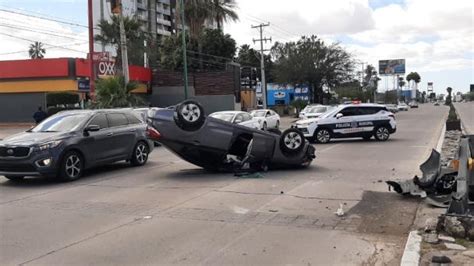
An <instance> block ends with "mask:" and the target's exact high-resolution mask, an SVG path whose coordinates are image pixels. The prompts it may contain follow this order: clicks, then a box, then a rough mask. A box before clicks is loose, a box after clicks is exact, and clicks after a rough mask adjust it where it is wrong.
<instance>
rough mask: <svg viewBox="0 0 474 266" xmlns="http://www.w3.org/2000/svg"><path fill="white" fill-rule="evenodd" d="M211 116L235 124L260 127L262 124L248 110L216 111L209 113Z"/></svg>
mask: <svg viewBox="0 0 474 266" xmlns="http://www.w3.org/2000/svg"><path fill="white" fill-rule="evenodd" d="M209 116H210V117H214V118H217V119H221V120H224V121H227V122H230V123H233V124H239V125H242V126H246V127H250V128H255V129H259V128H260V124H259V123H258V121H257V119H255V118H254V117H253V116H251V115H250V114H249V113H247V112H242V111H223V112H215V113H212V114H210V115H209Z"/></svg>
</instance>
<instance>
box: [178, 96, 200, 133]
mask: <svg viewBox="0 0 474 266" xmlns="http://www.w3.org/2000/svg"><path fill="white" fill-rule="evenodd" d="M175 120H176V122H177V124H178V126H179V127H181V128H182V129H184V130H189V131H193V130H197V129H198V128H200V127H201V126H202V124H204V109H203V108H202V106H201V105H200V104H199V103H198V102H196V101H192V100H188V101H184V102H182V103H181V104H179V105H178V106H177V107H176V111H175Z"/></svg>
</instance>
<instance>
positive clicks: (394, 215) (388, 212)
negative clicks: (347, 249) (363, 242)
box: [347, 191, 419, 236]
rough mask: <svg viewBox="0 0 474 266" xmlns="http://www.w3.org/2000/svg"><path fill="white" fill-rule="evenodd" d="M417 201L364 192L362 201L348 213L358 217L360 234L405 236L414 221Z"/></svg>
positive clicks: (390, 194)
mask: <svg viewBox="0 0 474 266" xmlns="http://www.w3.org/2000/svg"><path fill="white" fill-rule="evenodd" d="M418 204H419V199H416V198H409V197H401V196H400V195H397V194H394V193H391V192H375V191H364V194H363V195H362V200H361V201H360V202H359V203H358V204H357V205H355V206H354V207H352V208H351V209H350V210H349V211H348V213H347V214H348V215H349V216H359V217H360V224H359V226H358V228H357V231H358V232H360V233H373V234H389V235H396V236H403V235H406V234H407V233H408V232H409V231H410V227H411V226H412V224H413V220H414V219H415V215H416V210H417V208H418Z"/></svg>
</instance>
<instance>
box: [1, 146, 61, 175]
mask: <svg viewBox="0 0 474 266" xmlns="http://www.w3.org/2000/svg"><path fill="white" fill-rule="evenodd" d="M46 159H49V160H50V162H49V164H48V165H42V163H43V162H44V160H46ZM58 165H59V164H58V163H57V159H56V158H54V156H53V155H52V154H51V153H50V152H49V151H44V152H38V153H32V154H30V155H29V156H28V157H25V158H9V157H2V158H0V175H3V176H5V175H10V176H40V175H54V174H55V173H57V166H58Z"/></svg>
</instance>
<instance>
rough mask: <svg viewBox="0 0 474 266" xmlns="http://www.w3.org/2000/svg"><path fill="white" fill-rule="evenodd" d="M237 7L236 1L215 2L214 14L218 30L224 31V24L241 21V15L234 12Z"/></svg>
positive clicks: (214, 0) (218, 0)
mask: <svg viewBox="0 0 474 266" xmlns="http://www.w3.org/2000/svg"><path fill="white" fill-rule="evenodd" d="M236 6H237V5H236V3H235V1H234V0H213V8H212V14H213V16H214V21H215V22H216V23H217V29H219V30H222V24H223V23H224V22H228V21H229V20H232V21H237V20H239V15H237V12H235V10H234V9H235V8H236Z"/></svg>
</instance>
